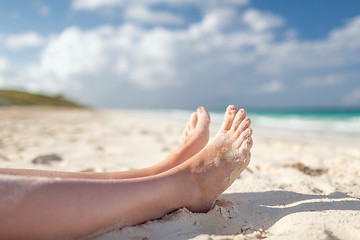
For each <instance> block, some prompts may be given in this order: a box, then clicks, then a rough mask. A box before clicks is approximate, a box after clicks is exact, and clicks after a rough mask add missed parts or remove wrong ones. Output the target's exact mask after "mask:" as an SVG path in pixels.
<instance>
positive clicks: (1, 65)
mask: <svg viewBox="0 0 360 240" xmlns="http://www.w3.org/2000/svg"><path fill="white" fill-rule="evenodd" d="M9 66H10V64H9V61H8V60H7V59H6V58H5V57H1V56H0V72H2V71H5V70H6V69H8V68H9Z"/></svg>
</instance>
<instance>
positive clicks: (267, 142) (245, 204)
mask: <svg viewBox="0 0 360 240" xmlns="http://www.w3.org/2000/svg"><path fill="white" fill-rule="evenodd" d="M0 116H1V117H0V167H3V168H4V167H6V168H31V169H46V170H60V171H77V172H80V171H85V172H110V171H122V170H129V169H136V168H143V167H148V166H151V165H154V164H156V163H158V162H160V161H161V160H162V159H164V158H165V157H166V156H167V154H169V153H170V151H171V150H172V149H173V148H174V147H175V146H177V144H178V143H179V140H180V136H181V132H182V131H183V128H184V127H185V125H186V120H182V119H177V118H175V117H172V116H166V115H164V114H163V115H160V114H151V113H149V112H142V111H140V110H136V111H126V110H112V111H110V110H108V111H105V110H78V109H76V110H75V109H66V108H58V109H54V108H37V107H31V108H30V107H29V108H26V107H14V108H0ZM218 128H219V124H218V123H215V124H214V123H212V124H211V129H210V132H211V135H210V136H211V137H214V136H215V133H216V131H217V129H218ZM253 128H254V136H253V138H254V147H253V149H252V159H251V162H250V164H249V166H248V167H247V169H246V170H245V171H244V172H243V173H242V174H241V176H240V177H239V178H238V179H237V180H236V181H235V182H234V183H233V185H232V186H231V187H230V188H229V189H228V190H227V191H226V192H224V193H223V194H222V195H221V196H220V197H219V199H218V200H217V201H216V204H215V206H214V208H213V209H212V210H210V211H209V212H208V213H201V214H200V213H192V212H190V211H188V210H187V209H179V210H177V211H175V212H173V213H170V214H168V215H166V216H164V217H163V218H161V219H157V220H153V221H149V222H146V223H144V224H140V225H136V226H129V227H124V228H121V229H110V230H108V231H104V232H101V233H98V234H96V235H94V236H91V237H89V238H88V239H97V240H110V239H139V240H140V239H143V240H145V239H154V240H156V239H197V240H200V239H264V238H266V239H359V236H360V177H359V176H360V147H359V146H360V137H356V136H351V137H350V136H346V135H339V136H337V135H334V134H332V135H330V134H317V133H311V132H306V133H305V132H304V133H301V132H291V131H285V130H284V131H276V130H273V129H265V128H256V124H255V125H254V127H253ZM210 141H211V139H210ZM1 177H6V176H5V175H3V176H1Z"/></svg>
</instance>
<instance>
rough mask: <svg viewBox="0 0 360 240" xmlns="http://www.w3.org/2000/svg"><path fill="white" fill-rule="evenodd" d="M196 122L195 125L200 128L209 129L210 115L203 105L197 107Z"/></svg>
mask: <svg viewBox="0 0 360 240" xmlns="http://www.w3.org/2000/svg"><path fill="white" fill-rule="evenodd" d="M196 113H197V119H198V121H197V124H196V127H197V128H200V129H209V125H210V115H209V113H208V111H207V110H206V109H205V108H204V107H199V108H198V109H197V112H196Z"/></svg>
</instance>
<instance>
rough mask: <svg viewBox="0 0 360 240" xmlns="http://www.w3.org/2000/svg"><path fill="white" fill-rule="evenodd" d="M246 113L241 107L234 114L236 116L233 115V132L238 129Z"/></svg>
mask: <svg viewBox="0 0 360 240" xmlns="http://www.w3.org/2000/svg"><path fill="white" fill-rule="evenodd" d="M246 114H247V113H246V111H245V110H244V109H243V108H241V109H240V110H239V111H238V112H237V114H236V116H235V119H234V123H233V124H232V126H231V130H232V131H233V132H235V131H236V130H237V129H238V127H239V125H240V123H241V122H242V121H243V120H244V119H245V117H246Z"/></svg>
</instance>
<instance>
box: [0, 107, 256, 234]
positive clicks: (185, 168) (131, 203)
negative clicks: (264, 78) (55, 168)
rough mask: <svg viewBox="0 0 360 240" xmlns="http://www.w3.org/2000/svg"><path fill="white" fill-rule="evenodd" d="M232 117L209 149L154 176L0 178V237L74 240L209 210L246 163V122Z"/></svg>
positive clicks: (228, 116)
mask: <svg viewBox="0 0 360 240" xmlns="http://www.w3.org/2000/svg"><path fill="white" fill-rule="evenodd" d="M230 109H231V108H230ZM229 113H231V114H229ZM235 114H236V109H235V108H234V109H233V110H230V111H228V113H227V114H226V116H225V120H224V124H223V127H222V128H221V129H220V131H219V133H218V135H217V137H216V138H215V140H214V141H213V142H212V143H211V144H210V145H209V146H207V147H206V148H204V149H203V150H202V151H201V152H199V153H198V154H196V155H195V156H193V157H192V158H190V159H189V160H188V161H186V162H184V163H183V164H180V165H178V166H177V167H175V168H172V169H170V170H169V171H166V172H163V173H161V174H158V175H155V176H150V177H143V178H134V179H124V180H101V181H100V180H83V179H81V180H79V179H61V180H56V181H55V180H53V181H52V180H50V179H49V180H42V181H40V182H36V181H35V180H34V179H35V178H17V177H12V178H13V179H12V180H9V179H7V180H6V181H5V180H4V179H1V178H0V196H2V197H1V198H0V216H1V218H0V239H10V238H11V239H12V238H16V239H19V238H24V239H64V238H77V237H81V236H85V235H87V234H91V233H93V232H95V231H97V230H99V229H102V228H105V227H111V226H114V224H117V226H118V227H122V226H126V225H133V224H138V223H142V222H145V221H147V220H150V219H156V218H159V217H161V216H163V215H164V214H166V213H169V212H171V211H173V210H175V209H178V208H180V207H187V208H188V209H190V210H192V211H196V212H204V211H208V210H209V209H210V208H211V206H212V203H213V202H214V201H215V199H216V198H217V197H218V196H219V195H220V194H221V193H222V192H223V191H224V190H225V189H226V188H227V187H228V186H230V184H231V183H232V182H233V181H234V180H235V179H236V177H237V176H238V175H239V174H240V173H241V172H242V171H243V169H244V168H245V167H246V165H247V164H248V163H249V159H250V148H251V146H252V139H251V137H250V136H251V131H250V129H249V128H248V127H249V125H250V120H248V119H244V117H245V113H244V112H243V113H240V111H239V113H238V114H236V116H235ZM234 118H235V120H234ZM241 119H243V120H241ZM34 181H35V182H34Z"/></svg>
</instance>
